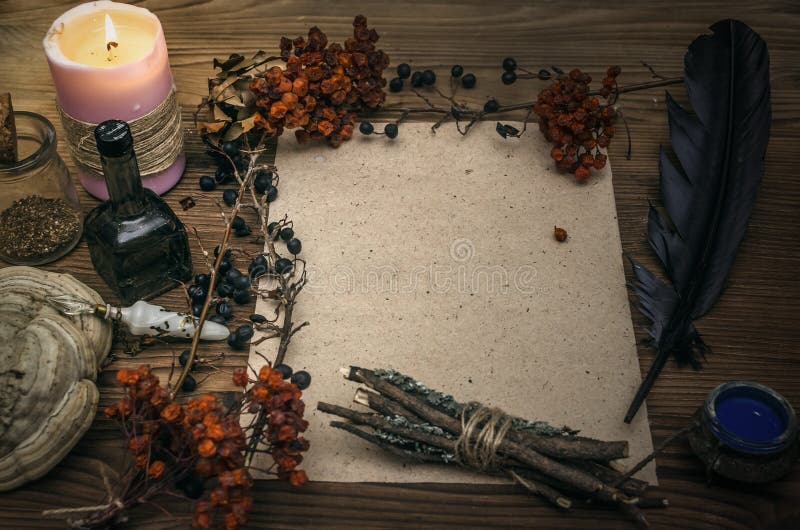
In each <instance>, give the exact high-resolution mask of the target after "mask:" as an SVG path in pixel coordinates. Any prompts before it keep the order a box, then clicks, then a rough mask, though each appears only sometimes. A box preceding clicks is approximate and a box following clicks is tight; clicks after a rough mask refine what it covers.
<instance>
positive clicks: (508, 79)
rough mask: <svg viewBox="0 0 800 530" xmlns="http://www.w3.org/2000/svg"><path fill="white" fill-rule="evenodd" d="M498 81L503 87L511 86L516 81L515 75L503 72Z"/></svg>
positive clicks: (507, 71)
mask: <svg viewBox="0 0 800 530" xmlns="http://www.w3.org/2000/svg"><path fill="white" fill-rule="evenodd" d="M500 80H501V81H502V82H503V84H504V85H513V84H514V81H516V80H517V73H516V72H514V71H513V70H506V71H505V72H503V75H501V76H500Z"/></svg>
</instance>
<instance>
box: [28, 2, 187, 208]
mask: <svg viewBox="0 0 800 530" xmlns="http://www.w3.org/2000/svg"><path fill="white" fill-rule="evenodd" d="M115 44H116V46H114V45H115ZM44 49H45V53H46V54H47V62H48V63H49V65H50V72H51V73H52V76H53V81H54V83H55V87H56V96H57V97H58V102H59V104H60V105H61V108H62V109H63V110H64V112H65V113H66V114H68V115H70V116H72V117H73V118H75V119H77V120H80V121H83V122H88V123H100V122H102V121H104V120H108V119H118V120H125V121H131V120H134V119H136V118H140V117H141V116H143V115H145V114H147V113H149V112H151V111H152V110H153V109H155V108H156V107H157V106H158V105H159V104H160V103H161V102H163V101H164V100H165V99H166V98H167V96H168V95H169V94H170V92H171V91H172V90H174V87H175V85H174V83H173V80H172V72H171V71H170V68H169V57H168V56H167V44H166V41H165V40H164V32H163V31H162V29H161V23H160V22H159V20H158V17H156V16H155V15H154V14H153V13H151V12H150V11H148V10H147V9H143V8H140V7H135V6H130V5H127V4H121V3H117V2H109V1H106V0H103V1H98V2H90V3H86V4H81V5H79V6H77V7H74V8H72V9H70V10H69V11H67V12H66V13H64V14H63V15H61V16H60V17H58V18H57V19H56V21H55V22H53V25H52V26H51V27H50V30H49V31H48V32H47V35H46V36H45V38H44ZM185 166H186V157H185V155H184V154H183V153H181V154H180V156H178V158H177V159H176V160H175V162H173V163H172V165H171V166H170V167H168V168H167V169H166V170H164V171H161V172H159V173H155V174H152V175H143V176H142V183H143V184H144V186H145V187H147V188H150V189H151V190H153V191H154V192H156V193H158V194H159V195H160V194H162V193H164V192H166V191H167V190H169V189H170V188H172V187H173V186H174V185H175V184H177V182H178V181H179V180H180V178H181V175H182V174H183V170H184V168H185ZM78 176H79V178H80V181H81V184H82V185H83V187H84V188H86V191H88V192H89V193H91V194H92V195H94V196H95V197H98V198H100V199H107V198H108V191H107V190H106V186H105V181H104V179H103V177H102V175H98V174H95V173H94V172H93V171H91V170H89V169H88V168H85V167H81V166H80V164H79V167H78Z"/></svg>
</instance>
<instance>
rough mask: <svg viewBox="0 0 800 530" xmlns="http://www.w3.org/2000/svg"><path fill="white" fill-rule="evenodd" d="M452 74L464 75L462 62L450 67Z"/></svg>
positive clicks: (454, 75) (456, 75)
mask: <svg viewBox="0 0 800 530" xmlns="http://www.w3.org/2000/svg"><path fill="white" fill-rule="evenodd" d="M450 75H452V76H453V77H461V76H462V75H464V67H463V66H461V65H460V64H454V65H453V67H452V68H451V69H450Z"/></svg>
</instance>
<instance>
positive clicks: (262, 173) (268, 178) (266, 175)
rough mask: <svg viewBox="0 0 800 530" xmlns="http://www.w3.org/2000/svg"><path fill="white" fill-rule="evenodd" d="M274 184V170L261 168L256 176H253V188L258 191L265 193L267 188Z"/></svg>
mask: <svg viewBox="0 0 800 530" xmlns="http://www.w3.org/2000/svg"><path fill="white" fill-rule="evenodd" d="M271 185H272V171H266V170H264V169H259V170H258V172H257V173H256V176H255V177H254V178H253V188H254V189H255V190H256V193H264V192H266V191H267V188H268V187H270V186H271Z"/></svg>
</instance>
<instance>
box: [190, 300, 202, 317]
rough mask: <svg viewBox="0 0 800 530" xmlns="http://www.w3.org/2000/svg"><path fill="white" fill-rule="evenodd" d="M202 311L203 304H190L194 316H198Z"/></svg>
mask: <svg viewBox="0 0 800 530" xmlns="http://www.w3.org/2000/svg"><path fill="white" fill-rule="evenodd" d="M202 312H203V304H198V303H194V304H192V314H193V315H194V316H196V317H199V316H200V313H202Z"/></svg>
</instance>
